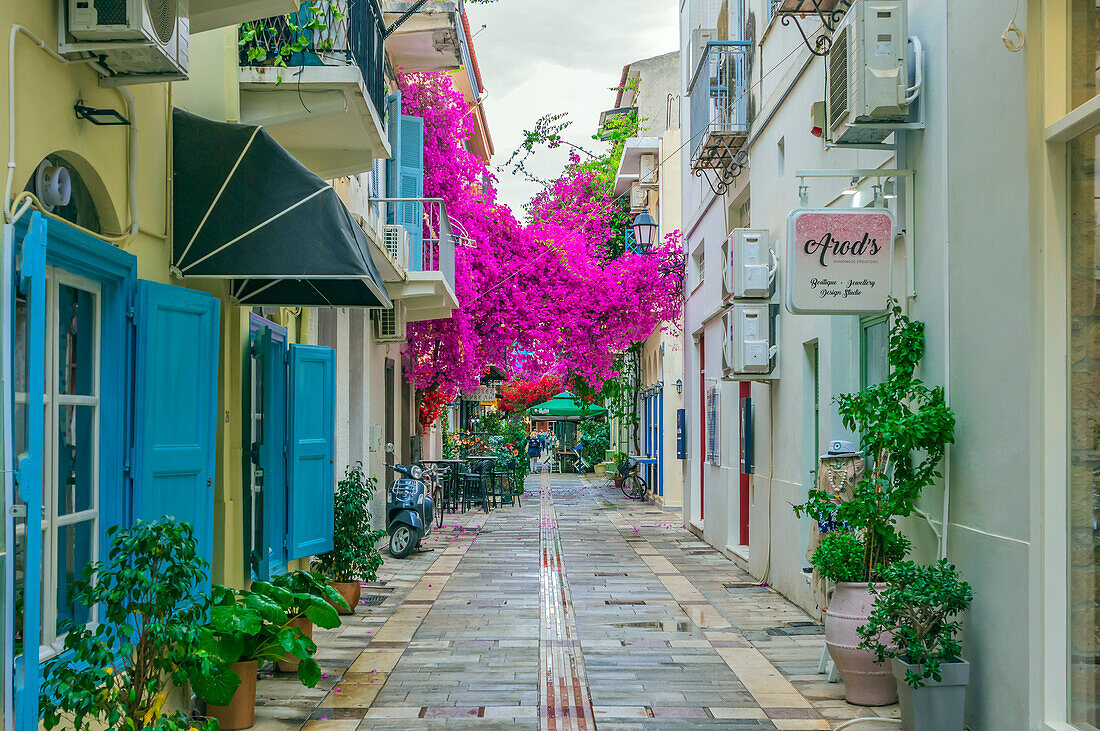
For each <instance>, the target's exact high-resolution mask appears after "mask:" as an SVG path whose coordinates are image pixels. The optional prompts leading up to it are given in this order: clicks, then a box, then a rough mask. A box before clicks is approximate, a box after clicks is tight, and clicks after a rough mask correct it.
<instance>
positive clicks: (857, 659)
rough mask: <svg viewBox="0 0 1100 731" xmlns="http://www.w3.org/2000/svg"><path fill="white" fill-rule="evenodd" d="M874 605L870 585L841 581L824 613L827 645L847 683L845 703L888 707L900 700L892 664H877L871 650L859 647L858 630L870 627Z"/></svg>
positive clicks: (880, 585)
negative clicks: (868, 621)
mask: <svg viewBox="0 0 1100 731" xmlns="http://www.w3.org/2000/svg"><path fill="white" fill-rule="evenodd" d="M884 586H885V584H875V588H882V587H884ZM874 603H875V598H874V596H873V595H872V594H871V592H870V590H869V589H868V588H867V584H864V583H851V584H849V583H845V582H841V583H838V584H837V585H836V590H835V591H834V592H833V597H832V600H831V601H830V602H829V608H828V609H827V610H826V611H825V645H826V647H828V648H829V655H830V656H831V657H832V658H833V662H834V663H836V668H837V670H838V671H840V677H841V678H843V680H844V698H845V700H847V701H848V702H849V703H852V704H854V705H857V706H887V705H890V704H891V703H896V702H897V700H898V686H897V683H896V682H895V681H894V675H893V673H892V672H891V670H890V665H889V664H888V663H876V662H875V656H874V654H873V653H872V652H871V651H870V650H862V649H860V648H859V643H860V639H861V638H860V636H859V633H858V632H857V631H856V630H858V629H859V628H860V627H862V626H863V625H865V624H867V617H868V616H869V615H870V614H871V610H872V608H873V607H874Z"/></svg>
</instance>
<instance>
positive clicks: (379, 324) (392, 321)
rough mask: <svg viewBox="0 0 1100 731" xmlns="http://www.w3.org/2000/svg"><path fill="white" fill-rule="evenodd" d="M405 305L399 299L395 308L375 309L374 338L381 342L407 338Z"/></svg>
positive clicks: (394, 305)
mask: <svg viewBox="0 0 1100 731" xmlns="http://www.w3.org/2000/svg"><path fill="white" fill-rule="evenodd" d="M405 335H406V330H405V305H404V304H403V303H402V302H400V301H398V302H394V303H393V309H390V310H374V339H375V340H377V341H378V342H380V343H399V342H402V341H404V340H405Z"/></svg>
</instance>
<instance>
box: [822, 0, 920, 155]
mask: <svg viewBox="0 0 1100 731" xmlns="http://www.w3.org/2000/svg"><path fill="white" fill-rule="evenodd" d="M908 59H909V35H908V20H907V18H906V3H905V0H859V1H858V2H856V3H855V5H853V7H852V9H851V10H850V11H849V12H848V14H847V16H846V17H845V19H844V21H843V23H842V24H841V27H840V28H839V29H837V31H836V32H835V33H834V34H833V45H832V47H831V48H830V50H829V56H828V62H827V64H826V89H825V103H826V107H827V117H828V119H827V122H828V125H829V130H830V132H831V133H832V135H831V138H832V140H833V141H834V142H847V143H856V142H869V143H877V142H882V140H884V139H885V138H886V137H887V136H888V135H889V134H890V133H891V132H892V130H890V129H888V128H883V127H873V126H864V127H857V126H852V125H853V123H854V124H859V123H865V124H866V123H873V122H902V121H905V118H906V116H907V115H908V106H909V102H908V101H907V95H908V93H909V92H908V76H909V60H908Z"/></svg>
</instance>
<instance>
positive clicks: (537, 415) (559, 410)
mask: <svg viewBox="0 0 1100 731" xmlns="http://www.w3.org/2000/svg"><path fill="white" fill-rule="evenodd" d="M605 414H607V409H605V408H604V407H602V406H597V405H595V404H578V403H577V402H576V400H574V398H573V394H571V393H569V392H568V391H562V392H561V393H559V394H558V395H557V396H555V397H554V398H552V399H550V400H549V401H543V402H542V403H541V404H535V405H534V406H532V407H530V408H528V409H527V415H528V416H530V417H531V421H581V420H582V419H595V418H597V417H600V416H604V415H605Z"/></svg>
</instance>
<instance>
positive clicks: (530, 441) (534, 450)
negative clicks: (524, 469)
mask: <svg viewBox="0 0 1100 731" xmlns="http://www.w3.org/2000/svg"><path fill="white" fill-rule="evenodd" d="M541 454H542V445H541V444H539V438H538V437H537V436H535V432H534V430H532V431H531V434H530V435H529V436H528V437H527V458H528V459H530V460H531V472H538V471H539V456H540V455H541Z"/></svg>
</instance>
